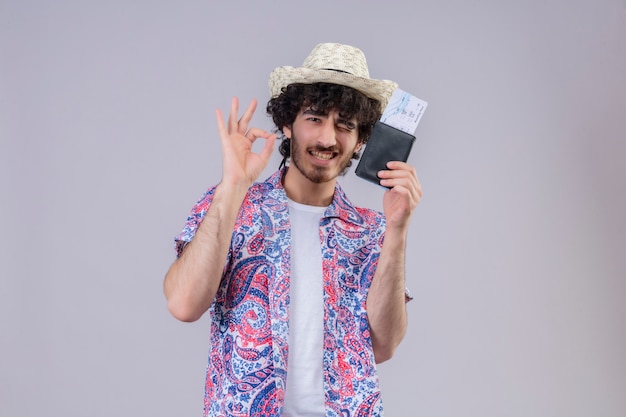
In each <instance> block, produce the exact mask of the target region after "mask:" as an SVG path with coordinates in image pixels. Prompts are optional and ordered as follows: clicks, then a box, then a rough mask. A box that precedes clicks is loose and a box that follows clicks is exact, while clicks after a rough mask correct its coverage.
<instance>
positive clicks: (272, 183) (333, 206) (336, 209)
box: [265, 167, 365, 225]
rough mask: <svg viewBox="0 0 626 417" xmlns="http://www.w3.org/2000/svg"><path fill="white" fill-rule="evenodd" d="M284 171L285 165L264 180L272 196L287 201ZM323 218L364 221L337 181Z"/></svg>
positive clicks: (361, 223) (351, 221) (357, 222)
mask: <svg viewBox="0 0 626 417" xmlns="http://www.w3.org/2000/svg"><path fill="white" fill-rule="evenodd" d="M286 172H287V167H283V168H281V169H279V170H278V171H276V172H275V173H274V174H272V175H271V176H270V177H269V178H268V179H267V180H266V181H265V184H267V186H269V188H270V190H273V191H270V190H268V191H270V194H273V195H272V198H274V199H281V200H284V201H285V203H286V202H287V193H286V192H285V189H284V187H283V184H282V178H284V176H285V173H286ZM323 218H339V219H341V220H344V221H346V222H350V223H354V224H356V225H363V224H364V223H365V221H364V219H363V216H362V215H361V213H359V211H358V210H357V208H356V207H355V206H354V205H353V204H352V202H351V201H350V200H349V199H348V196H347V195H346V193H345V192H344V191H343V189H342V188H341V186H340V185H339V183H338V182H337V183H336V184H335V193H334V194H333V200H332V201H331V203H330V205H329V206H328V208H327V209H326V211H325V212H324V215H323Z"/></svg>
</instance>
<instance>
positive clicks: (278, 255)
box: [176, 170, 385, 417]
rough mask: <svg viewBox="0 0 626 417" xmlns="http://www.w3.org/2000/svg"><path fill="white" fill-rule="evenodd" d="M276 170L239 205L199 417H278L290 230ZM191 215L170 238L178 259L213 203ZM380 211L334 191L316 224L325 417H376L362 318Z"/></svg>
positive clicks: (206, 201)
mask: <svg viewBox="0 0 626 417" xmlns="http://www.w3.org/2000/svg"><path fill="white" fill-rule="evenodd" d="M285 172H286V171H285V170H282V171H277V172H276V173H274V174H273V175H272V176H271V177H270V178H268V179H267V180H266V181H265V182H262V183H255V184H254V185H253V186H252V187H250V189H249V190H248V193H247V195H246V197H245V199H244V201H243V204H242V207H241V209H240V211H239V215H238V217H237V220H236V224H235V228H234V231H233V235H232V241H231V246H230V250H229V253H228V258H227V262H226V265H225V268H224V274H223V278H222V281H221V284H220V287H219V289H218V291H217V293H216V296H215V300H214V301H213V304H212V305H211V307H210V309H209V312H210V315H211V331H210V352H209V360H208V362H209V363H208V370H207V378H206V387H205V401H204V405H205V408H204V415H205V416H211V417H217V416H237V417H244V416H245V417H248V416H251V417H252V416H255V417H266V416H272V417H274V416H276V417H277V416H280V415H281V411H282V405H283V400H284V393H285V383H286V380H287V369H288V360H289V346H288V340H289V338H288V335H289V269H290V268H289V266H290V246H291V236H290V223H289V208H288V202H287V195H286V193H285V190H284V188H283V186H282V183H281V178H282V177H283V175H284V173H285ZM214 192H215V187H213V188H210V189H209V190H208V191H207V192H206V193H205V195H204V196H203V197H202V198H201V199H200V201H198V203H197V204H196V205H195V206H194V207H193V209H192V211H191V214H190V215H189V217H188V219H187V223H186V225H185V228H184V229H183V231H182V232H181V234H180V235H178V236H177V237H176V247H177V251H178V255H179V256H180V254H181V253H182V250H183V248H184V246H185V244H187V243H188V242H190V241H191V240H192V239H193V236H194V234H195V232H196V230H197V228H198V225H199V224H200V222H201V221H202V218H203V217H204V215H205V214H206V212H207V210H208V208H209V205H210V204H211V201H212V198H213V195H214ZM384 230H385V220H384V217H383V215H382V214H381V213H379V212H376V211H373V210H369V209H362V208H357V207H354V206H353V205H352V204H351V203H350V201H348V199H347V197H346V195H345V193H344V192H343V190H342V189H341V187H340V186H339V185H338V184H337V185H336V187H335V193H334V196H333V200H332V203H331V204H330V206H329V207H328V208H327V209H326V211H325V213H324V215H323V216H322V219H321V221H320V242H321V251H322V271H323V280H324V282H323V285H324V293H323V295H322V294H320V296H323V297H324V341H323V346H324V354H323V358H324V363H323V365H324V391H325V404H326V416H327V417H375V416H376V417H378V416H382V402H381V398H380V388H379V384H378V376H377V373H376V369H375V363H374V353H373V349H372V343H371V339H370V332H369V323H368V319H367V312H366V299H367V292H368V289H369V287H370V285H371V283H372V279H373V277H374V272H375V271H376V266H377V263H378V258H379V255H380V251H381V248H382V243H383V237H384Z"/></svg>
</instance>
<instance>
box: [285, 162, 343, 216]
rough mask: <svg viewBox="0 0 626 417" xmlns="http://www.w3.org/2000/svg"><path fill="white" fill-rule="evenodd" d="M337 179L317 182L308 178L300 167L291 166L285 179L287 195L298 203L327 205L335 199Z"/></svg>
mask: <svg viewBox="0 0 626 417" xmlns="http://www.w3.org/2000/svg"><path fill="white" fill-rule="evenodd" d="M336 183H337V179H336V178H333V179H332V180H330V181H326V182H323V183H315V182H312V181H311V180H309V179H308V178H306V177H305V176H304V175H302V173H301V172H300V170H298V168H296V167H294V166H291V167H288V168H287V173H286V174H285V178H284V180H283V187H284V188H285V192H286V193H287V197H289V198H290V199H291V200H293V201H295V202H296V203H300V204H306V205H308V206H319V207H327V206H329V205H330V203H331V202H332V201H333V195H334V194H335V184H336Z"/></svg>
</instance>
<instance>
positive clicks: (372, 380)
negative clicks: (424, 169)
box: [164, 44, 422, 417]
mask: <svg viewBox="0 0 626 417" xmlns="http://www.w3.org/2000/svg"><path fill="white" fill-rule="evenodd" d="M396 86H397V85H396V84H395V83H393V82H391V81H386V80H373V79H370V78H369V72H368V69H367V64H366V61H365V56H364V55H363V53H362V52H361V51H360V50H359V49H357V48H354V47H351V46H348V45H341V44H320V45H318V46H316V47H315V49H314V50H313V51H312V52H311V54H310V55H309V57H307V59H306V60H305V62H304V64H303V66H302V67H300V68H294V67H279V68H276V69H275V70H274V71H273V72H272V74H271V75H270V91H271V94H272V98H271V99H270V101H269V103H268V105H267V112H268V113H269V114H270V115H271V116H272V118H273V120H274V122H275V124H276V127H277V131H278V132H279V134H280V135H281V139H282V143H281V145H280V152H281V154H282V155H283V157H284V158H285V159H284V160H283V164H281V168H280V169H279V171H277V172H276V173H275V174H274V175H272V176H271V177H270V178H269V179H267V180H266V181H264V182H261V183H255V181H257V179H258V177H259V175H260V173H261V171H262V170H263V169H264V167H265V166H266V164H267V162H268V160H269V158H270V155H271V152H272V149H273V146H274V142H275V140H276V135H275V134H271V133H269V132H267V131H264V130H261V129H258V128H255V127H250V126H249V123H250V121H251V119H252V116H253V114H254V111H255V109H256V101H254V100H253V101H252V103H251V104H250V105H249V106H248V108H247V109H246V110H245V112H244V113H243V115H242V116H241V118H239V103H238V100H237V99H236V98H234V99H233V101H232V104H231V109H230V115H229V117H228V121H227V122H224V118H223V115H222V113H221V111H220V110H218V111H217V112H216V113H217V123H218V130H219V135H220V139H221V145H222V158H223V173H222V180H221V182H220V183H219V184H218V185H217V186H215V187H212V188H210V189H209V190H208V191H207V192H206V193H205V195H204V196H203V197H202V199H201V200H200V201H199V202H198V203H197V204H196V206H195V207H194V208H193V210H192V212H191V215H190V216H189V218H188V220H187V224H186V226H185V228H184V230H183V232H182V233H181V234H180V235H179V236H178V237H177V238H176V242H177V244H176V247H177V251H178V258H177V260H176V261H175V262H174V263H173V264H172V266H171V268H170V270H169V271H168V273H167V275H166V277H165V283H164V290H165V294H166V297H167V300H168V308H169V310H170V312H171V313H172V314H173V315H174V316H175V317H176V318H178V319H180V320H182V321H195V320H197V319H199V318H200V317H201V316H202V314H204V313H205V312H206V311H207V310H210V313H211V331H210V342H211V348H210V353H209V365H208V371H207V380H206V390H205V416H259V417H260V416H288V417H293V416H311V417H312V416H337V417H339V416H341V417H344V416H363V417H365V416H381V415H382V403H381V400H380V389H379V386H378V378H377V375H376V369H375V363H380V362H383V361H385V360H387V359H389V358H390V357H391V356H392V354H393V352H394V350H395V348H396V347H397V345H398V344H399V343H400V341H401V339H402V338H403V336H404V333H405V330H406V308H405V302H406V296H405V279H404V265H405V248H406V238H407V231H408V225H409V220H410V217H411V214H412V212H413V210H414V209H415V207H416V206H417V204H418V202H419V200H420V198H421V194H422V193H421V188H420V185H419V182H418V180H417V177H416V174H415V170H414V169H413V168H412V167H411V166H409V165H408V164H406V163H403V162H398V161H394V162H390V163H389V164H388V166H387V167H388V169H387V170H383V171H381V172H380V173H379V176H380V178H381V185H383V186H385V187H388V188H389V190H387V191H386V192H385V193H384V196H383V211H384V215H383V214H381V213H378V212H375V211H373V210H368V209H361V208H357V207H354V206H353V205H352V204H351V203H350V201H349V200H348V199H347V197H346V195H345V194H344V192H343V190H342V189H341V187H340V186H339V185H338V183H337V177H338V176H339V175H341V174H342V173H343V172H344V171H345V170H346V168H347V167H348V166H349V165H350V162H351V159H352V158H353V157H354V156H356V155H357V154H358V152H359V151H360V150H361V148H362V146H363V145H364V144H365V142H366V141H367V138H368V136H369V134H370V132H371V130H372V127H373V125H374V123H375V122H376V120H378V119H379V118H380V115H381V111H382V110H383V109H384V106H385V105H386V103H387V101H388V99H389V97H390V96H391V93H392V92H393V90H394V89H395V88H396ZM258 138H262V139H264V140H265V145H264V146H263V148H262V150H261V151H260V152H259V153H254V152H252V144H253V142H254V141H255V140H256V139H258ZM287 161H288V163H287V164H286V166H285V167H282V165H284V164H285V162H287Z"/></svg>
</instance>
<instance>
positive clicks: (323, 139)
mask: <svg viewBox="0 0 626 417" xmlns="http://www.w3.org/2000/svg"><path fill="white" fill-rule="evenodd" d="M336 144H337V131H336V125H335V120H334V118H333V117H328V118H326V119H325V120H324V122H323V125H322V129H321V131H320V135H319V138H318V145H319V146H321V147H323V148H332V147H333V146H335V145H336Z"/></svg>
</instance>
